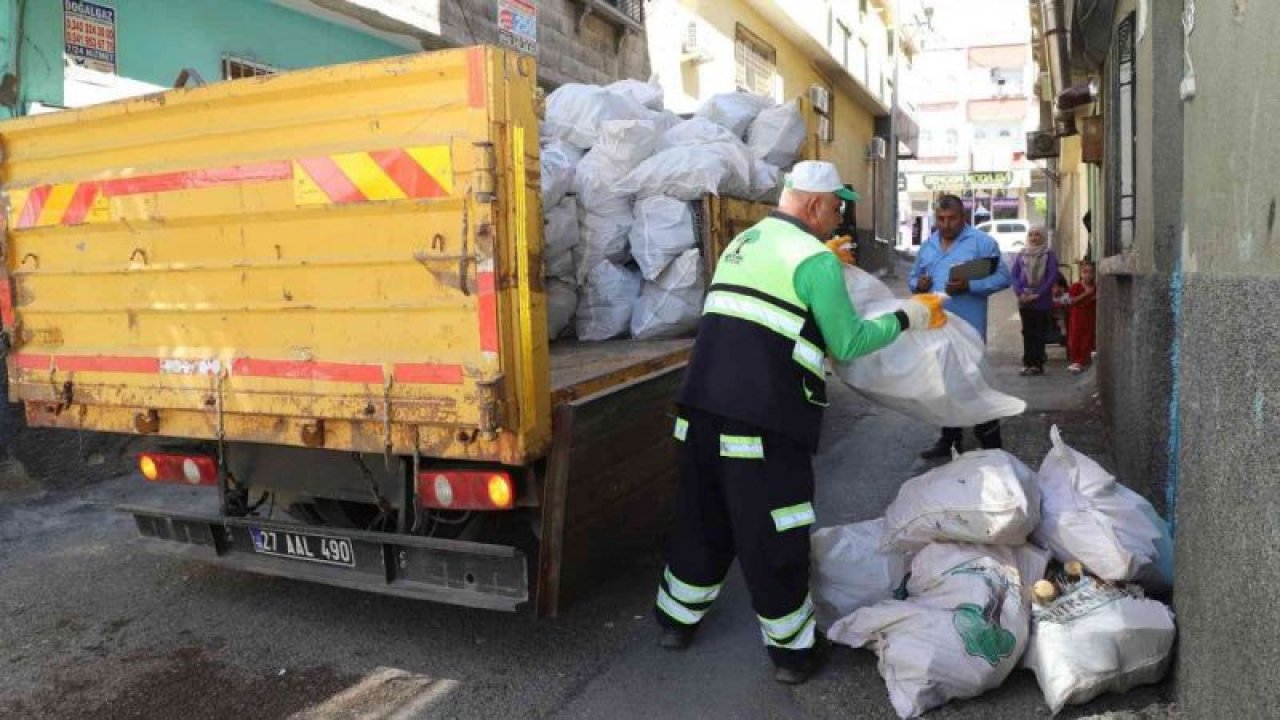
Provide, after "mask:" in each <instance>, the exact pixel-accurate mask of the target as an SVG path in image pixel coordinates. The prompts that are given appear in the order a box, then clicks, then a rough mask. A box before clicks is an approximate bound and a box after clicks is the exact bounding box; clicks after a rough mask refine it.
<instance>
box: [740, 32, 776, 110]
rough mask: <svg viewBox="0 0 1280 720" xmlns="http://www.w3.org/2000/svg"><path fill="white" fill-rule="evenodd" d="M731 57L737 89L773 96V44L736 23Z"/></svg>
mask: <svg viewBox="0 0 1280 720" xmlns="http://www.w3.org/2000/svg"><path fill="white" fill-rule="evenodd" d="M733 57H734V62H735V63H736V65H737V84H738V89H739V90H741V91H743V92H749V93H755V94H757V95H764V96H767V97H773V78H774V75H775V74H776V73H777V70H778V53H777V51H776V50H774V49H773V46H772V45H770V44H769V43H767V42H765V41H764V40H762V39H761V38H760V36H759V35H756V34H755V33H753V32H751V31H750V30H748V29H746V28H745V27H743V26H742V25H738V28H737V32H736V33H735V38H734V48H733Z"/></svg>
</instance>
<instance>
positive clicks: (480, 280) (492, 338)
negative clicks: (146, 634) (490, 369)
mask: <svg viewBox="0 0 1280 720" xmlns="http://www.w3.org/2000/svg"><path fill="white" fill-rule="evenodd" d="M476 286H477V287H476V312H477V313H478V314H479V315H480V318H479V320H480V349H481V350H483V351H485V352H498V290H497V282H496V280H495V276H494V274H493V272H492V271H490V272H484V271H481V272H479V273H476Z"/></svg>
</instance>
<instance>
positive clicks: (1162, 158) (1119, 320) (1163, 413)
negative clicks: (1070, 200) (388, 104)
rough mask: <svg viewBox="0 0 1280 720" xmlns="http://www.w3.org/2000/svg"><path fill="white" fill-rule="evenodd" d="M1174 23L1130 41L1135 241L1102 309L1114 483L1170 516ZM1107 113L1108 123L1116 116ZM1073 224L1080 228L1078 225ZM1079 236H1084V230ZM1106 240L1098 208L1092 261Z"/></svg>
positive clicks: (1117, 266)
mask: <svg viewBox="0 0 1280 720" xmlns="http://www.w3.org/2000/svg"><path fill="white" fill-rule="evenodd" d="M1136 6H1137V3H1136V2H1134V1H1133V0H1127V1H1126V2H1122V3H1119V4H1118V9H1117V12H1116V18H1115V19H1116V23H1117V24H1119V22H1120V21H1121V20H1123V19H1124V17H1125V16H1126V15H1127V14H1128V13H1129V12H1130V11H1132V10H1134V9H1136ZM1180 13H1181V7H1180V6H1176V5H1175V4H1172V3H1163V4H1160V3H1155V4H1152V3H1148V17H1147V27H1146V32H1145V34H1144V35H1142V36H1141V37H1140V38H1138V39H1137V40H1136V41H1135V42H1136V47H1135V51H1136V60H1135V68H1136V78H1137V93H1136V102H1135V127H1136V130H1137V135H1138V141H1137V148H1136V157H1135V162H1134V165H1135V178H1136V191H1137V207H1136V218H1135V232H1134V239H1133V242H1132V244H1131V245H1130V246H1129V247H1128V248H1126V249H1125V250H1124V252H1123V253H1122V255H1120V256H1116V257H1110V258H1103V259H1102V262H1101V263H1100V269H1101V271H1102V273H1101V274H1100V282H1099V307H1098V347H1099V353H1098V356H1099V359H1098V376H1099V380H1100V385H1101V389H1102V396H1103V405H1104V408H1105V410H1106V413H1107V417H1108V420H1109V425H1110V427H1111V431H1112V437H1113V438H1114V440H1115V443H1114V445H1115V450H1116V462H1117V470H1118V472H1119V477H1120V478H1121V479H1122V480H1123V481H1124V482H1126V483H1127V484H1129V485H1131V486H1133V487H1134V488H1135V489H1137V490H1139V491H1140V492H1143V493H1144V494H1146V495H1148V496H1149V497H1150V498H1151V499H1152V500H1153V502H1154V503H1155V505H1156V507H1157V509H1160V510H1162V511H1163V512H1166V513H1167V511H1168V510H1169V509H1170V508H1169V505H1170V503H1169V502H1168V499H1169V494H1170V484H1171V482H1173V473H1172V471H1171V470H1172V468H1171V462H1170V452H1169V417H1170V412H1171V408H1170V399H1171V393H1172V389H1173V379H1172V373H1171V359H1170V348H1171V347H1172V341H1173V316H1172V303H1171V278H1172V273H1173V271H1174V266H1175V258H1174V257H1173V254H1172V250H1173V247H1174V245H1173V243H1172V239H1173V238H1174V237H1175V236H1176V234H1177V227H1178V224H1179V223H1180V217H1181V198H1182V152H1181V148H1182V107H1181V101H1180V100H1179V97H1178V83H1179V81H1180V79H1181V48H1182V28H1181V20H1180ZM1113 70H1114V69H1113V68H1107V69H1106V71H1105V72H1104V75H1103V78H1102V81H1101V82H1100V85H1101V87H1103V88H1106V87H1109V83H1110V73H1111V72H1113ZM1106 111H1107V112H1108V113H1111V114H1112V119H1114V117H1115V114H1116V111H1115V109H1114V108H1107V109H1106ZM1108 161H1110V158H1108ZM1106 175H1107V173H1105V172H1102V173H1098V176H1099V177H1100V178H1101V193H1100V194H1101V195H1102V196H1103V197H1105V195H1106V194H1107V193H1109V192H1112V191H1113V189H1112V188H1108V187H1107V185H1106V181H1105V178H1106ZM1081 190H1083V191H1084V192H1087V187H1086V188H1077V190H1076V192H1077V194H1078V193H1079V192H1081ZM1064 220H1065V221H1067V222H1072V221H1073V219H1071V218H1064ZM1074 222H1075V223H1078V222H1079V216H1077V217H1076V218H1074ZM1078 228H1079V230H1080V231H1081V232H1082V231H1083V226H1078ZM1106 232H1108V223H1107V222H1106V220H1105V211H1104V210H1103V207H1099V206H1096V205H1095V207H1094V208H1093V233H1092V238H1091V240H1092V257H1093V258H1095V260H1097V259H1098V258H1099V257H1100V256H1101V253H1102V250H1103V248H1104V247H1105V233H1106ZM1076 245H1077V248H1080V247H1081V244H1079V243H1077V244H1076ZM1077 252H1079V249H1077ZM1079 257H1080V255H1078V254H1077V255H1075V256H1074V257H1073V258H1072V259H1073V260H1074V259H1079Z"/></svg>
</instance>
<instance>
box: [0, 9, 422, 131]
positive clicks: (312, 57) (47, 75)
mask: <svg viewBox="0 0 1280 720" xmlns="http://www.w3.org/2000/svg"><path fill="white" fill-rule="evenodd" d="M100 4H108V5H109V6H112V7H114V8H115V9H116V30H117V53H116V54H117V60H116V61H117V73H118V75H120V76H121V77H123V78H128V79H132V80H137V81H140V82H143V83H148V84H151V85H159V86H163V87H169V86H172V84H173V82H174V80H175V79H176V78H177V76H178V73H179V72H181V71H182V69H183V68H194V69H195V70H196V71H197V72H199V73H200V75H201V76H202V77H203V78H204V79H205V80H206V81H208V82H213V81H215V80H219V79H221V63H222V57H223V55H234V56H237V57H241V58H244V59H248V60H254V61H257V62H261V63H264V64H267V65H271V66H274V67H279V68H285V69H293V68H303V67H313V66H316V65H327V64H333V63H341V62H350V61H354V60H363V59H369V58H375V57H385V56H388V55H399V54H402V53H405V52H408V51H407V50H405V49H404V48H402V47H400V46H397V45H393V44H392V43H390V42H387V41H386V40H382V39H380V38H375V37H371V36H369V35H366V34H362V33H360V32H358V31H356V30H353V29H350V28H346V27H342V26H339V25H336V24H334V23H330V22H327V21H325V20H320V19H317V18H313V17H309V16H306V15H303V14H300V13H298V12H296V11H293V10H289V9H286V8H283V7H279V6H276V5H272V4H270V3H264V2H261V1H260V0H219V1H218V2H216V3H210V2H188V3H175V2H173V0H115V2H113V3H100ZM4 7H5V8H6V11H7V12H6V15H7V17H5V18H3V19H2V23H3V24H0V27H2V28H3V37H4V49H3V52H4V53H5V54H4V56H3V57H4V58H5V59H6V65H9V64H11V63H10V62H9V61H8V58H9V57H10V56H11V54H12V45H13V37H14V35H13V32H14V31H13V28H14V20H15V18H14V17H13V15H14V13H13V8H14V7H16V4H15V2H14V0H7V1H6V2H5V4H4ZM26 8H27V9H26V19H25V24H26V28H25V30H26V36H27V38H28V42H27V43H25V44H24V47H23V51H24V52H23V59H22V74H23V76H24V77H23V83H22V93H23V99H24V100H25V101H26V102H27V103H30V102H42V103H45V104H49V105H57V106H60V105H63V104H64V92H63V90H64V85H63V73H64V68H63V50H62V42H63V30H62V28H63V14H62V3H61V2H50V1H44V2H31V1H30V0H28V2H27V4H26Z"/></svg>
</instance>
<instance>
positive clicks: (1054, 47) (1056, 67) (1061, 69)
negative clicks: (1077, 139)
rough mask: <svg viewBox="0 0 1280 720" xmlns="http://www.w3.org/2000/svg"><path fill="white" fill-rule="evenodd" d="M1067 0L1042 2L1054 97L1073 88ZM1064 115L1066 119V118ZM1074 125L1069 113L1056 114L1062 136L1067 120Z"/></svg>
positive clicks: (1046, 55)
mask: <svg viewBox="0 0 1280 720" xmlns="http://www.w3.org/2000/svg"><path fill="white" fill-rule="evenodd" d="M1064 1H1065V0H1040V21H1041V24H1042V26H1043V27H1044V44H1045V57H1046V58H1047V59H1048V61H1049V80H1050V83H1051V84H1052V85H1053V97H1057V96H1058V93H1060V92H1062V91H1063V90H1066V89H1067V88H1068V87H1070V86H1071V58H1070V56H1069V55H1068V51H1067V48H1068V47H1069V46H1068V45H1067V41H1068V37H1067V26H1066V21H1065V20H1064V19H1063V18H1064V17H1065V14H1064V13H1063V2H1064ZM1064 115H1065V116H1066V117H1064ZM1068 119H1070V120H1071V121H1072V122H1071V124H1072V125H1074V116H1072V114H1071V113H1070V112H1069V111H1067V112H1065V113H1064V112H1062V111H1059V112H1057V113H1055V114H1054V120H1055V126H1056V127H1058V129H1059V131H1060V134H1064V133H1062V131H1063V130H1066V124H1067V120H1068Z"/></svg>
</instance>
